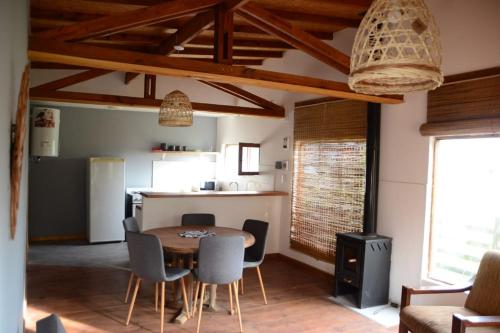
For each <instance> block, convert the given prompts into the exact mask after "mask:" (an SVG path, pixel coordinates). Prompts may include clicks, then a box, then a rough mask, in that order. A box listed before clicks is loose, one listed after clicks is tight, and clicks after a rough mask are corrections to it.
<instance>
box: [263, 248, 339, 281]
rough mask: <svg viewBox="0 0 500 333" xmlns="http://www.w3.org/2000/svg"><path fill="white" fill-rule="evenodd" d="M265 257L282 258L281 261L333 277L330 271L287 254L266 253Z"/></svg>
mask: <svg viewBox="0 0 500 333" xmlns="http://www.w3.org/2000/svg"><path fill="white" fill-rule="evenodd" d="M266 258H267V259H277V260H283V261H286V262H289V263H291V264H293V265H296V266H300V267H302V268H305V269H307V270H312V271H314V272H316V273H318V274H322V275H325V276H327V277H329V278H333V276H334V275H333V274H330V273H327V272H325V271H322V270H321V269H319V268H316V267H314V266H311V265H309V264H306V263H303V262H302V261H299V260H297V259H294V258H291V257H289V256H286V255H284V254H281V253H268V254H266Z"/></svg>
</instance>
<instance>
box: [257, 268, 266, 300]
mask: <svg viewBox="0 0 500 333" xmlns="http://www.w3.org/2000/svg"><path fill="white" fill-rule="evenodd" d="M257 276H258V277H259V283H260V290H262V296H263V297H264V304H266V305H267V297H266V290H265V289H264V282H262V276H261V275H260V267H259V266H257Z"/></svg>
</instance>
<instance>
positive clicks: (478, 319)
mask: <svg viewBox="0 0 500 333" xmlns="http://www.w3.org/2000/svg"><path fill="white" fill-rule="evenodd" d="M467 327H500V316H463V315H461V314H454V315H453V322H452V326H451V333H465V329H466V328H467Z"/></svg>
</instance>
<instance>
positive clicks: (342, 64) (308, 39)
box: [237, 3, 350, 74]
mask: <svg viewBox="0 0 500 333" xmlns="http://www.w3.org/2000/svg"><path fill="white" fill-rule="evenodd" d="M237 13H238V15H240V16H242V17H243V18H245V19H246V20H248V21H249V22H250V23H252V24H254V25H255V26H257V27H258V28H260V29H262V30H264V31H266V32H268V33H270V34H272V35H274V36H276V37H278V38H281V39H282V40H283V41H285V42H287V43H289V44H290V45H292V46H294V47H295V48H297V49H299V50H302V51H304V52H306V53H308V54H309V55H311V56H313V57H315V58H316V59H318V60H320V61H322V62H324V63H326V64H328V65H330V66H332V67H334V68H336V69H338V70H339V71H341V72H342V73H344V74H349V70H350V68H349V66H350V59H349V57H348V56H347V55H345V54H344V53H342V52H340V51H338V50H337V49H335V48H334V47H331V46H330V45H328V44H326V43H325V42H323V41H321V40H319V39H317V38H315V37H314V36H312V35H311V34H309V33H307V32H306V31H304V30H302V29H300V28H298V27H296V26H294V25H293V24H290V23H288V22H287V21H285V20H283V19H281V18H279V17H278V16H276V15H274V14H272V13H271V12H269V11H267V10H265V9H263V8H262V7H260V6H258V5H255V4H252V3H248V4H246V5H245V6H242V7H240V8H239V9H238V11H237Z"/></svg>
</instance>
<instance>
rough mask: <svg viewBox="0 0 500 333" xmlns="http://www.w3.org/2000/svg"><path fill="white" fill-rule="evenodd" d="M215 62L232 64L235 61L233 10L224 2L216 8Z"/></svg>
mask: <svg viewBox="0 0 500 333" xmlns="http://www.w3.org/2000/svg"><path fill="white" fill-rule="evenodd" d="M214 28H215V29H214V62H216V63H219V64H227V65H231V64H232V63H233V31H234V18H233V10H228V9H227V8H226V6H225V5H224V4H220V5H218V6H217V7H216V9H215V24H214Z"/></svg>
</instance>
